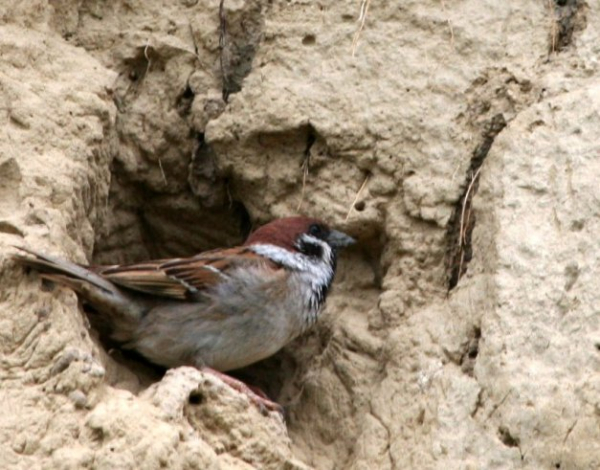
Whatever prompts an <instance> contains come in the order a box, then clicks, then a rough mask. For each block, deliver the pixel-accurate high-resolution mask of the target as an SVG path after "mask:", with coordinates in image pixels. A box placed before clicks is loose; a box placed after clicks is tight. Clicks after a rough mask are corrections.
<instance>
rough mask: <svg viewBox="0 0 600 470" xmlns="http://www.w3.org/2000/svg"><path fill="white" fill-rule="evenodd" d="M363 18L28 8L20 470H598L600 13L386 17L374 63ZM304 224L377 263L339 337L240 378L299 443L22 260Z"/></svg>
mask: <svg viewBox="0 0 600 470" xmlns="http://www.w3.org/2000/svg"><path fill="white" fill-rule="evenodd" d="M359 3H360V2H359ZM359 3H357V2H355V1H346V0H343V1H335V2H333V1H331V2H288V1H279V0H273V1H269V2H261V1H259V0H246V1H245V0H225V1H224V2H223V8H222V9H221V11H219V2H218V1H204V0H196V1H194V0H182V1H178V2H160V1H155V0H151V1H144V2H142V1H119V0H117V1H113V2H91V1H89V2H88V1H85V2H81V1H69V0H65V1H61V2H45V1H43V0H40V1H38V0H31V1H25V2H13V4H7V5H5V6H4V7H3V9H2V11H1V12H0V16H1V18H2V25H1V26H0V100H1V101H0V103H1V105H0V115H1V116H2V117H3V120H4V122H3V126H2V127H1V128H0V280H1V281H2V288H1V289H0V380H1V385H0V468H11V469H12V468H14V469H27V470H32V469H45V468H60V469H81V468H89V469H116V468H118V469H132V470H133V469H138V468H144V469H153V468H157V469H158V468H172V469H250V468H257V469H271V468H272V469H280V468H286V469H307V468H316V469H341V468H343V469H357V470H358V469H371V468H378V469H390V470H391V469H398V470H399V469H407V468H419V469H423V468H427V469H454V468H457V469H479V468H498V469H505V468H507V469H508V468H524V469H561V470H565V469H588V468H589V469H592V468H598V466H600V314H599V313H598V308H597V305H600V298H599V297H600V289H599V288H598V286H597V284H598V279H600V259H599V258H600V249H599V248H598V243H597V239H598V235H597V234H598V233H600V204H599V201H600V185H598V181H599V180H600V159H599V156H600V143H599V142H600V141H599V139H598V129H599V128H600V80H599V78H598V77H599V76H600V75H599V72H600V71H599V65H598V64H599V62H598V60H599V54H600V50H599V49H598V44H600V34H599V33H600V32H599V29H598V28H599V27H598V25H600V6H598V5H597V4H594V3H593V2H583V1H558V0H556V1H548V2H545V1H544V2H541V1H538V0H521V1H516V0H515V1H512V0H511V1H505V2H485V3H482V2H449V1H446V2H444V1H441V2H440V1H439V0H422V1H416V0H415V1H413V0H409V1H403V2H384V1H371V2H368V3H369V7H368V9H367V10H366V19H365V22H364V27H363V28H362V30H361V31H360V34H359V36H358V37H356V36H355V35H356V33H357V30H358V29H359V28H360V22H359V23H357V19H358V18H359V15H360V4H359ZM223 25H225V28H223ZM353 41H355V46H356V47H355V50H354V52H353ZM499 123H502V125H501V126H499V125H498V124H499ZM297 213H306V214H311V215H314V216H317V217H322V218H324V219H327V220H328V221H330V222H331V223H332V224H333V225H335V226H338V227H340V228H341V229H343V230H344V231H346V232H349V233H351V234H352V235H353V236H354V237H356V238H357V239H358V240H359V243H358V245H357V247H356V248H353V249H352V250H350V251H348V252H347V253H345V254H344V256H343V259H342V260H341V262H340V267H339V270H338V277H337V280H336V285H335V289H334V292H333V293H332V295H331V297H330V298H329V300H328V306H327V309H326V312H325V314H324V315H323V317H322V318H321V320H320V321H319V323H318V325H317V326H316V328H314V329H313V330H312V331H311V332H310V333H308V334H306V335H305V336H303V337H301V338H299V339H298V340H296V341H295V342H294V343H293V344H292V345H290V346H289V347H288V348H286V349H285V350H284V351H282V352H280V353H279V354H277V355H276V356H275V357H273V358H271V359H269V360H267V361H265V362H263V363H261V364H257V365H255V366H253V367H250V368H248V369H247V370H244V371H242V372H241V374H242V376H243V377H244V378H245V379H246V380H248V381H250V382H251V383H254V384H255V385H258V386H260V387H262V388H263V389H265V390H266V391H267V393H268V394H269V395H270V396H272V397H273V398H275V399H276V400H277V401H279V402H280V403H282V404H283V405H284V406H285V407H286V411H287V415H286V422H284V421H283V420H282V419H281V417H280V416H279V415H277V414H275V413H271V414H269V415H267V416H263V415H261V414H260V413H259V412H258V411H257V410H256V408H254V407H253V406H252V405H251V404H250V403H249V402H248V400H247V399H246V398H245V397H244V396H242V395H239V394H237V393H236V392H234V391H232V390H230V389H229V388H227V387H226V386H224V385H223V384H222V383H220V382H219V381H218V380H217V379H214V378H212V377H208V376H205V375H203V374H202V373H201V372H199V371H197V370H195V369H192V368H180V369H175V370H171V371H168V372H167V373H166V374H164V373H163V372H161V371H157V370H155V369H154V368H152V367H150V366H148V365H147V364H143V363H142V362H140V361H139V360H138V359H136V358H135V357H128V356H127V355H123V354H122V353H120V352H119V351H115V350H111V349H110V347H109V346H107V345H106V344H102V343H101V342H100V341H99V340H98V338H97V334H96V333H95V332H94V331H93V330H90V329H89V326H88V323H87V320H86V318H85V315H84V314H83V313H82V311H81V309H80V306H79V305H78V304H77V299H76V297H75V296H74V295H73V294H72V293H71V292H69V291H67V290H63V289H59V288H52V287H51V286H47V285H42V283H41V281H40V279H39V278H38V277H37V276H36V275H35V274H33V273H26V272H24V271H23V270H22V269H21V268H19V267H17V266H16V265H15V264H14V263H13V262H12V261H11V259H10V255H11V254H12V253H14V251H15V250H14V248H13V246H14V245H18V246H28V247H31V248H34V249H38V250H42V251H46V252H51V253H54V254H56V255H59V256H64V257H68V258H70V259H72V260H76V261H79V262H96V263H120V262H128V261H136V260H141V259H143V258H148V257H165V256H175V255H189V254H192V253H195V252H198V251H201V250H205V249H210V248H215V247H218V246H226V245H234V244H236V243H239V242H240V241H241V240H243V238H244V237H245V235H246V234H247V233H248V232H249V231H250V230H251V229H252V227H253V226H256V225H259V224H262V223H264V222H266V221H268V220H270V219H272V218H275V217H281V216H287V215H293V214H297ZM461 250H462V257H461ZM461 259H462V260H463V261H462V262H461ZM460 263H462V264H460ZM457 264H458V266H457Z"/></svg>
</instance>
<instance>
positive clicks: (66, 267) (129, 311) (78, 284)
mask: <svg viewBox="0 0 600 470" xmlns="http://www.w3.org/2000/svg"><path fill="white" fill-rule="evenodd" d="M15 248H18V249H19V250H20V251H23V252H25V253H27V254H28V255H24V254H17V255H14V259H15V261H16V262H17V263H19V264H21V265H23V266H26V267H29V268H32V269H34V270H35V271H38V272H39V273H40V275H41V276H42V278H44V279H48V280H50V281H53V282H56V283H59V284H62V285H65V286H67V287H69V288H71V289H73V290H74V291H75V292H76V293H77V294H78V295H79V296H80V297H81V298H82V299H83V300H84V301H85V302H86V303H87V304H89V305H90V306H91V307H93V308H94V310H96V311H97V312H98V313H100V314H102V315H103V316H108V317H110V318H106V320H108V321H109V323H113V324H115V323H120V324H122V327H125V324H129V323H131V322H132V321H136V320H139V318H140V317H141V316H142V314H143V306H142V305H141V304H140V303H139V302H137V301H136V299H135V296H131V295H129V293H125V292H123V290H122V289H120V288H119V287H117V286H115V285H114V284H113V283H112V282H110V281H108V280H107V279H105V278H104V277H102V276H101V275H100V274H97V273H95V272H94V271H92V270H91V269H89V268H86V267H83V266H80V265H78V264H75V263H72V262H70V261H66V260H63V259H59V258H55V257H53V256H49V255H45V254H42V253H38V252H36V251H33V250H30V249H27V248H22V247H15Z"/></svg>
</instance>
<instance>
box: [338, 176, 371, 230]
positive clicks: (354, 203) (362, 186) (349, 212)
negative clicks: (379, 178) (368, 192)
mask: <svg viewBox="0 0 600 470" xmlns="http://www.w3.org/2000/svg"><path fill="white" fill-rule="evenodd" d="M370 177H371V175H370V174H367V176H366V177H365V180H364V181H363V184H361V185H360V188H359V190H358V192H357V193H356V196H354V201H352V204H351V205H350V209H348V213H347V214H346V218H345V219H344V222H346V221H347V220H348V218H349V217H350V214H351V213H352V209H354V206H355V205H356V203H357V202H358V199H359V198H360V195H361V193H362V192H363V189H365V187H366V186H367V183H368V182H369V178H370Z"/></svg>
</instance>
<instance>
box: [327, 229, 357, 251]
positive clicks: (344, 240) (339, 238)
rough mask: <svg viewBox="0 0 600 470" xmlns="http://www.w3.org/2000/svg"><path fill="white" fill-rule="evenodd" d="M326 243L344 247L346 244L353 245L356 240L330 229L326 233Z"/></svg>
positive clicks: (335, 246) (334, 246)
mask: <svg viewBox="0 0 600 470" xmlns="http://www.w3.org/2000/svg"><path fill="white" fill-rule="evenodd" d="M327 243H329V244H330V245H331V246H332V247H333V248H344V247H346V246H350V245H354V244H355V243H356V240H355V239H354V238H352V237H351V236H349V235H346V234H345V233H344V232H338V231H337V230H331V231H330V232H329V235H327Z"/></svg>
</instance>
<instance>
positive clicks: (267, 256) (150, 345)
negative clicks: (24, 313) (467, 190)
mask: <svg viewBox="0 0 600 470" xmlns="http://www.w3.org/2000/svg"><path fill="white" fill-rule="evenodd" d="M353 243H354V240H353V239H352V238H351V237H350V236H348V235H346V234H345V233H342V232H340V231H337V230H333V229H331V228H329V227H328V226H327V225H326V224H325V223H324V222H322V221H321V220H318V219H314V218H309V217H287V218H282V219H276V220H274V221H272V222H270V223H268V224H266V225H264V226H262V227H260V228H259V229H258V230H256V231H255V232H253V233H252V234H250V236H249V237H248V239H247V240H246V241H245V243H244V244H243V245H241V246H238V247H234V248H224V249H216V250H211V251H206V252H202V253H200V254H197V255H195V256H192V257H189V258H175V259H162V260H153V261H146V262H142V263H136V264H127V265H112V266H83V265H78V264H75V263H71V262H69V261H65V260H62V259H58V258H55V257H52V256H48V255H45V254H42V253H38V252H35V251H33V250H29V249H25V248H19V249H20V250H21V251H24V252H26V253H27V254H28V255H21V254H19V255H15V259H16V261H17V262H19V263H20V264H22V265H24V266H27V267H30V268H33V269H34V270H36V271H38V272H39V273H40V274H41V277H42V278H44V279H47V280H50V281H53V282H56V283H59V284H62V285H64V286H67V287H68V288H70V289H72V290H73V291H75V293H76V294H77V296H78V297H79V298H80V300H81V301H82V303H83V304H84V305H87V306H88V307H89V308H88V310H89V309H91V312H92V313H90V314H89V316H90V318H91V319H92V324H94V325H100V328H101V329H102V330H103V331H107V332H108V335H109V338H110V339H111V340H112V341H114V342H115V343H116V344H118V345H119V346H120V347H122V348H124V349H131V350H134V351H136V352H137V353H139V354H141V355H142V356H143V357H145V358H146V359H147V360H149V361H150V362H152V363H154V364H157V365H159V366H163V367H166V368H172V367H178V366H182V365H191V366H195V367H197V368H199V369H201V370H204V371H206V372H209V373H213V374H215V375H217V376H219V378H221V379H222V380H224V381H225V382H226V383H227V384H229V385H230V386H232V387H233V388H235V389H237V390H239V391H241V392H243V393H246V394H247V395H248V396H249V397H250V398H251V400H252V401H253V402H255V403H256V404H257V405H259V407H260V408H261V409H263V410H264V408H265V407H266V408H267V409H269V410H273V409H280V407H279V405H277V404H275V403H274V402H271V401H270V400H268V399H267V398H266V396H265V395H264V394H261V393H256V392H255V391H252V390H250V389H249V387H248V386H246V385H245V384H243V383H241V382H239V381H238V380H237V379H234V378H233V377H230V376H228V375H225V374H223V372H227V371H230V370H234V369H239V368H241V367H245V366H247V365H250V364H253V363H255V362H257V361H260V360H262V359H265V358H267V357H269V356H271V355H273V354H274V353H276V352H277V351H279V350H280V349H281V348H282V347H284V346H285V345H286V344H288V343H289V342H290V341H292V340H293V339H294V338H296V337H297V336H299V335H300V334H302V333H303V332H305V331H306V330H307V329H308V328H310V327H311V326H312V325H313V324H314V323H315V322H316V321H317V318H318V317H319V314H320V313H321V311H322V309H323V306H324V304H325V299H326V297H327V293H328V292H329V289H330V287H331V284H332V282H333V278H334V275H335V270H336V261H337V255H338V251H339V250H340V249H341V248H343V247H346V246H348V245H351V244H353Z"/></svg>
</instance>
